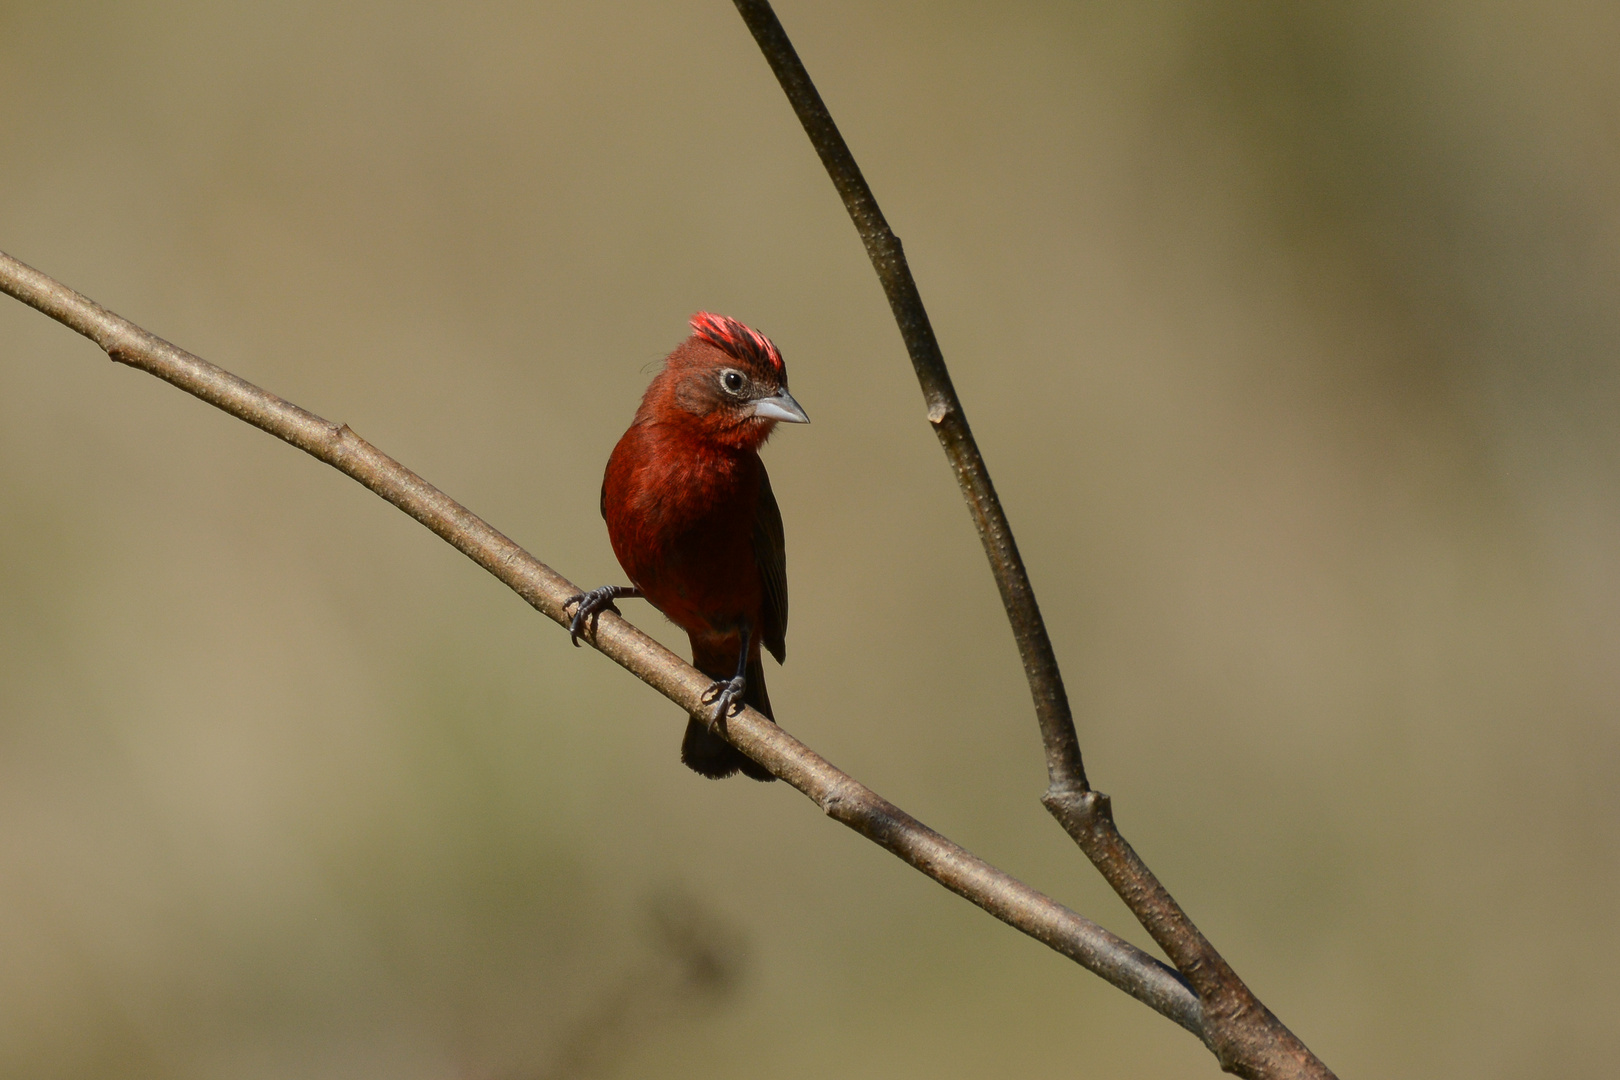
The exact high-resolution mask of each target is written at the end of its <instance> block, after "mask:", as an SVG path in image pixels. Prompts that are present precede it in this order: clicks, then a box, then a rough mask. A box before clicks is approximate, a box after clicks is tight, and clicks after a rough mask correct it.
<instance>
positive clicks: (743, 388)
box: [648, 311, 810, 449]
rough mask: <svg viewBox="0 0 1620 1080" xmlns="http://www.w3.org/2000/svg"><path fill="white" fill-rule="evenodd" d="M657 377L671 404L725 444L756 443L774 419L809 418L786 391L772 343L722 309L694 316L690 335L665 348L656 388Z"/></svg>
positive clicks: (765, 435)
mask: <svg viewBox="0 0 1620 1080" xmlns="http://www.w3.org/2000/svg"><path fill="white" fill-rule="evenodd" d="M659 382H662V383H663V384H664V386H663V387H662V388H661V389H663V390H664V392H665V393H667V394H668V395H669V401H670V403H671V404H673V405H674V406H675V407H676V408H677V409H679V410H680V412H682V413H685V414H687V415H688V416H689V417H691V419H692V420H693V421H694V422H695V423H696V424H697V425H698V426H699V427H700V428H701V429H702V430H703V431H704V433H705V434H706V435H707V436H708V437H710V438H712V439H714V440H715V441H717V442H721V443H726V444H728V445H732V446H738V447H747V448H750V449H757V448H758V447H759V445H760V444H761V443H763V442H764V441H765V440H766V439H767V438H768V437H769V436H770V434H771V430H772V429H773V428H775V427H776V425H777V424H778V423H783V424H808V423H809V422H810V418H809V417H808V416H806V415H805V414H804V410H803V409H802V408H800V407H799V403H798V402H797V401H794V400H793V395H791V394H789V393H788V387H787V366H786V365H785V364H783V363H782V354H781V353H780V352H779V351H777V348H776V346H775V345H773V344H771V341H770V339H769V338H767V337H766V336H765V335H764V334H761V333H760V332H759V331H757V330H753V329H750V328H749V327H747V326H744V325H743V324H742V323H740V322H738V321H737V320H736V319H729V318H727V317H726V316H724V315H715V314H712V313H710V312H707V311H700V312H698V313H697V314H696V315H694V316H692V336H691V337H689V338H687V339H686V340H685V341H683V342H682V343H681V344H680V345H678V346H677V347H676V349H675V351H674V352H672V353H670V354H669V359H668V360H667V361H666V362H665V365H664V371H663V373H662V374H661V375H660V376H659V377H658V380H657V381H656V382H655V383H654V389H659V387H658V383H659ZM648 396H649V398H651V397H652V394H649V395H648ZM660 396H661V395H660Z"/></svg>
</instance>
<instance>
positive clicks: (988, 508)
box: [733, 0, 1333, 1078]
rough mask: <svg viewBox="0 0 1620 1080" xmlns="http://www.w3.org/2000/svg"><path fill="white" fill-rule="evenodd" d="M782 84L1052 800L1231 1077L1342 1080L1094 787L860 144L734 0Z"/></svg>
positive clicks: (1005, 528)
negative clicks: (1208, 933)
mask: <svg viewBox="0 0 1620 1080" xmlns="http://www.w3.org/2000/svg"><path fill="white" fill-rule="evenodd" d="M733 2H734V3H735V4H736V7H737V11H738V13H739V14H740V15H741V16H742V18H743V21H744V22H745V23H746V24H747V25H748V29H749V31H750V32H751V33H752V34H753V35H754V40H755V42H757V43H758V45H759V48H760V51H761V52H762V53H763V54H764V56H765V60H766V62H767V63H769V64H770V67H771V71H772V72H773V73H774V74H775V75H776V79H777V82H779V83H780V84H781V86H782V90H783V92H784V93H785V94H786V95H787V98H788V101H789V102H790V103H791V104H792V106H793V111H794V112H795V113H796V114H797V115H798V117H799V122H800V123H801V124H802V125H803V126H804V130H805V134H806V135H808V136H809V137H810V143H811V145H812V146H814V147H815V150H816V153H817V154H818V155H819V156H820V157H821V163H822V165H823V166H825V168H826V170H827V175H828V176H829V177H831V179H832V182H833V186H834V187H836V188H837V189H838V194H839V196H840V197H841V198H842V199H843V201H844V207H845V209H846V210H848V211H849V216H850V220H851V221H853V222H854V223H855V229H856V231H857V232H858V233H859V234H860V236H861V241H862V242H863V243H864V244H865V245H866V253H867V255H868V257H870V258H871V260H872V267H873V269H874V270H876V271H877V276H878V280H879V281H880V282H881V283H882V285H883V291H884V293H885V295H887V296H888V298H889V307H890V308H891V309H892V311H893V312H894V318H895V322H896V323H897V324H898V325H899V327H900V336H901V337H902V338H903V339H904V341H905V344H906V351H907V352H908V353H909V354H910V356H911V364H912V367H913V369H915V371H916V373H917V380H918V382H919V383H921V384H922V391H923V400H924V401H925V403H926V404H927V406H928V420H929V422H930V423H931V424H932V425H933V427H934V431H935V433H936V434H937V435H938V436H939V441H940V445H941V446H942V447H944V450H945V457H946V459H947V460H948V461H949V462H950V465H951V470H952V471H953V472H954V473H955V474H956V479H957V483H958V484H959V485H960V486H961V489H962V497H963V498H964V499H965V500H966V502H967V505H968V510H969V511H970V512H971V513H972V515H973V523H974V525H975V526H976V527H977V528H978V531H979V537H980V539H981V540H982V541H983V543H984V550H985V555H986V556H987V557H988V558H989V561H990V572H991V573H992V574H993V575H994V577H995V579H996V586H997V587H998V588H999V589H1000V591H1001V599H1002V603H1003V604H1004V605H1005V606H1006V609H1007V619H1008V622H1009V623H1011V625H1012V632H1013V638H1014V639H1015V640H1016V641H1017V643H1018V652H1019V655H1020V656H1021V657H1022V659H1023V663H1024V673H1025V675H1026V677H1027V678H1028V679H1029V686H1030V692H1031V695H1032V696H1033V698H1034V702H1035V716H1036V719H1037V721H1038V722H1039V724H1040V730H1041V741H1042V745H1043V746H1044V748H1045V750H1046V768H1047V776H1048V780H1049V786H1048V788H1047V791H1046V793H1045V794H1044V795H1043V796H1042V799H1041V801H1042V803H1043V804H1044V805H1045V806H1046V808H1047V809H1048V810H1049V811H1050V812H1051V813H1052V815H1053V816H1054V817H1055V818H1057V820H1058V822H1059V823H1060V824H1061V825H1062V826H1063V828H1064V830H1065V831H1067V832H1068V833H1069V835H1070V836H1071V837H1072V838H1073V839H1074V841H1075V843H1076V844H1078V845H1079V847H1080V849H1081V851H1083V852H1084V853H1085V855H1086V857H1087V858H1088V859H1090V860H1091V862H1092V864H1093V865H1094V866H1096V867H1097V869H1098V870H1099V871H1100V872H1101V873H1102V875H1103V877H1104V878H1105V879H1106V880H1107V881H1108V883H1109V885H1111V886H1112V887H1113V889H1114V891H1115V892H1117V893H1118V894H1119V896H1120V897H1121V899H1123V900H1124V901H1125V903H1126V905H1127V906H1128V907H1129V908H1130V909H1131V913H1132V914H1133V915H1135V916H1136V918H1137V920H1138V921H1139V922H1141V924H1142V926H1143V927H1144V928H1145V929H1146V930H1147V931H1148V933H1149V934H1150V935H1152V937H1153V940H1154V941H1156V942H1158V944H1159V946H1160V948H1162V949H1164V950H1165V953H1166V955H1168V956H1169V957H1170V959H1171V962H1172V963H1174V964H1175V965H1176V968H1177V970H1179V971H1180V972H1181V973H1182V974H1183V975H1184V976H1185V977H1186V978H1187V980H1188V982H1189V983H1191V985H1192V987H1193V989H1194V991H1195V992H1197V994H1198V996H1199V1000H1200V1002H1201V1003H1202V1004H1203V1006H1204V1027H1203V1029H1202V1030H1201V1031H1200V1035H1201V1037H1202V1038H1203V1039H1204V1041H1205V1043H1206V1044H1208V1046H1209V1047H1210V1049H1211V1050H1212V1051H1213V1052H1214V1053H1215V1056H1216V1058H1217V1059H1218V1060H1219V1061H1220V1063H1221V1066H1222V1068H1225V1069H1227V1070H1228V1071H1230V1072H1235V1073H1238V1074H1239V1075H1243V1076H1255V1077H1318V1078H1325V1077H1331V1076H1332V1075H1333V1074H1332V1073H1331V1072H1330V1071H1329V1070H1328V1068H1327V1066H1326V1065H1324V1064H1322V1062H1321V1061H1319V1060H1318V1059H1317V1058H1316V1056H1315V1055H1313V1054H1312V1053H1311V1052H1310V1050H1309V1049H1307V1048H1306V1046H1305V1044H1304V1043H1302V1042H1301V1041H1300V1040H1299V1039H1298V1038H1297V1037H1296V1036H1295V1035H1294V1034H1293V1032H1291V1031H1289V1030H1288V1028H1287V1027H1286V1026H1284V1025H1283V1023H1282V1022H1281V1021H1280V1020H1278V1019H1277V1018H1276V1016H1275V1015H1273V1014H1272V1013H1271V1011H1270V1010H1269V1009H1267V1008H1266V1007H1265V1006H1264V1005H1263V1004H1261V1002H1260V1001H1259V999H1258V998H1256V997H1255V996H1254V994H1253V992H1252V991H1250V990H1249V988H1248V986H1247V985H1245V984H1244V983H1243V981H1242V980H1241V979H1239V978H1238V976H1237V974H1236V972H1234V971H1233V970H1232V967H1231V965H1229V964H1228V963H1227V962H1226V960H1225V959H1224V958H1222V956H1221V955H1220V953H1219V952H1217V951H1216V949H1215V947H1214V946H1213V945H1211V944H1210V943H1209V941H1208V939H1206V938H1205V937H1204V935H1203V934H1202V933H1201V932H1199V930H1198V927H1197V926H1195V925H1193V922H1192V920H1191V919H1190V918H1188V916H1187V913H1186V912H1185V911H1183V910H1182V909H1181V906H1180V905H1179V904H1177V903H1176V901H1175V898H1174V897H1172V896H1171V895H1170V892H1169V890H1167V889H1166V888H1165V887H1164V886H1163V885H1162V884H1161V883H1160V882H1159V880H1158V878H1157V877H1155V876H1154V874H1153V872H1152V871H1151V870H1149V869H1148V867H1147V864H1146V863H1144V862H1143V861H1142V859H1141V858H1140V857H1139V856H1138V855H1137V854H1136V852H1135V850H1134V849H1132V847H1131V846H1130V844H1128V843H1127V842H1126V841H1125V838H1124V837H1123V836H1122V835H1121V834H1120V832H1119V829H1118V828H1117V827H1116V825H1115V824H1114V816H1113V810H1112V807H1111V805H1110V803H1109V799H1108V796H1106V795H1104V794H1102V793H1101V792H1097V791H1093V790H1092V789H1091V786H1090V784H1089V783H1088V782H1087V779H1086V773H1085V767H1084V764H1083V760H1082V757H1081V753H1080V740H1079V736H1078V735H1077V734H1076V732H1075V727H1074V718H1073V716H1072V714H1071V712H1070V710H1069V699H1068V694H1067V692H1066V691H1065V690H1064V687H1063V674H1062V672H1061V671H1060V670H1059V669H1058V663H1057V656H1056V653H1055V652H1054V651H1053V648H1052V641H1051V638H1050V637H1049V636H1048V634H1047V632H1046V623H1045V621H1044V620H1043V619H1042V618H1041V610H1040V606H1039V605H1038V604H1037V603H1036V601H1035V590H1034V588H1033V587H1032V586H1031V585H1030V581H1029V575H1028V573H1027V571H1026V570H1025V569H1024V562H1023V559H1022V558H1021V557H1020V556H1019V554H1018V545H1017V544H1016V543H1015V542H1014V540H1013V534H1012V526H1011V525H1009V524H1008V522H1007V515H1006V513H1005V511H1003V510H1002V507H1001V500H1000V499H999V498H997V496H996V489H995V485H994V484H992V483H991V481H990V473H989V469H988V468H987V467H986V465H985V462H984V455H983V454H981V453H980V451H979V447H978V444H977V442H976V441H975V440H974V438H973V432H972V430H971V429H970V428H969V427H968V422H967V416H966V414H965V413H964V412H963V409H962V403H961V401H960V400H959V399H958V398H957V396H956V390H955V388H954V387H953V386H952V384H951V377H950V372H949V371H948V370H947V369H946V366H945V358H944V354H943V353H942V352H941V350H940V347H939V341H938V339H937V338H936V337H935V336H934V330H933V326H932V324H931V323H930V322H929V319H928V312H927V310H926V309H925V308H924V307H923V302H922V296H921V295H920V294H919V293H918V291H917V283H916V281H915V280H914V279H913V278H912V275H911V268H910V266H909V265H908V264H907V262H906V257H905V252H904V250H903V248H902V247H901V244H900V238H899V237H897V236H895V235H894V231H893V230H892V229H890V228H889V224H888V221H887V220H886V219H885V218H884V216H883V212H882V210H881V209H879V207H878V203H877V199H876V198H875V197H874V196H873V194H872V189H871V187H870V185H868V184H867V182H866V178H865V176H864V175H862V173H861V169H860V166H859V165H857V164H856V162H855V156H854V155H853V154H852V153H850V149H849V145H848V144H847V143H846V142H845V141H844V137H843V135H842V134H840V133H839V130H838V125H837V124H835V123H834V122H833V118H832V114H831V113H830V112H828V110H827V106H826V103H825V102H823V101H822V99H821V94H820V93H819V92H818V91H817V90H816V87H815V83H814V82H812V81H811V79H810V73H809V72H808V71H807V70H806V69H805V66H804V63H803V61H801V60H800V59H799V54H798V52H797V51H796V50H795V49H794V48H793V43H792V41H790V40H789V39H788V36H787V31H786V30H784V29H783V27H782V23H781V20H779V19H778V18H777V17H776V12H775V11H773V10H772V8H771V5H770V3H769V2H768V0H733Z"/></svg>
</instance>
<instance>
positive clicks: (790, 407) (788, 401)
mask: <svg viewBox="0 0 1620 1080" xmlns="http://www.w3.org/2000/svg"><path fill="white" fill-rule="evenodd" d="M754 415H755V416H758V417H760V418H761V419H764V420H780V421H781V422H782V423H784V424H808V423H809V422H810V418H809V417H808V416H806V415H804V410H803V409H801V408H799V403H798V402H797V401H794V400H793V395H792V394H790V393H788V392H787V391H786V390H778V391H777V392H776V393H774V394H772V395H771V396H770V397H767V398H759V399H758V400H757V401H755V402H754Z"/></svg>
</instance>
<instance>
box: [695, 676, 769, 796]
mask: <svg viewBox="0 0 1620 1080" xmlns="http://www.w3.org/2000/svg"><path fill="white" fill-rule="evenodd" d="M694 651H695V650H694ZM709 659H710V658H709V657H704V656H701V655H700V656H699V658H698V659H696V660H695V661H694V664H695V666H696V667H697V669H698V670H699V671H701V672H703V673H704V674H705V675H708V676H710V677H711V678H715V679H729V678H731V676H732V674H733V672H734V671H735V668H734V667H733V665H735V664H736V662H737V658H736V654H735V653H733V654H732V657H731V660H730V661H729V662H728V663H724V664H716V663H705V662H704V661H706V660H709ZM711 669H712V670H711ZM717 671H718V672H719V673H718V674H717V673H716V672H717ZM746 678H747V680H748V686H747V688H746V689H745V690H744V691H743V701H745V702H746V703H748V704H749V705H750V706H752V707H753V708H754V709H755V710H757V711H758V712H761V713H763V714H764V715H765V716H766V717H767V718H769V719H771V720H775V719H776V717H775V716H773V715H772V714H771V699H770V696H769V695H768V694H766V692H765V665H764V663H763V662H761V660H760V658H759V657H758V656H755V657H753V658H752V659H750V660H749V661H748V672H747V675H746ZM681 761H683V762H684V763H685V764H686V767H687V768H688V769H691V770H692V771H693V772H695V773H698V774H699V775H702V776H707V777H709V778H710V779H711V780H722V779H724V778H726V777H728V776H730V775H732V774H733V773H738V772H740V773H742V774H743V775H744V776H747V777H750V778H752V779H754V780H775V779H776V777H774V776H772V775H771V774H770V773H769V772H767V771H766V769H765V766H763V765H761V764H760V763H759V762H757V761H755V760H754V759H753V758H751V757H749V756H748V755H747V754H745V753H743V752H742V751H741V750H738V749H737V748H736V747H735V746H732V745H731V744H730V743H728V742H726V740H724V739H722V738H721V737H720V736H718V735H716V734H715V733H714V732H712V731H710V730H709V728H708V725H706V724H704V723H703V721H701V720H699V719H697V718H696V717H694V718H692V719H689V720H687V722H686V738H685V739H683V740H681Z"/></svg>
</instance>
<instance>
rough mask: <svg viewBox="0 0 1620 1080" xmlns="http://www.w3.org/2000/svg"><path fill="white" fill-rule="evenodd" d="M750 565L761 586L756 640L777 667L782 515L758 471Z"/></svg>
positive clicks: (783, 644)
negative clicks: (756, 571)
mask: <svg viewBox="0 0 1620 1080" xmlns="http://www.w3.org/2000/svg"><path fill="white" fill-rule="evenodd" d="M754 564H755V565H756V566H758V567H759V577H760V580H761V581H762V582H763V583H764V586H765V606H764V612H763V615H762V618H761V621H762V622H763V623H764V625H763V626H761V627H760V637H761V640H763V641H764V643H765V647H766V648H767V649H769V650H770V651H771V655H772V656H774V657H776V662H777V663H779V664H780V663H781V662H782V661H783V660H784V659H785V658H786V657H787V616H788V592H787V540H786V537H785V536H784V534H783V532H782V511H781V510H779V509H777V506H776V496H775V495H774V494H772V493H771V477H770V474H769V473H767V472H766V471H765V466H764V464H763V463H761V464H760V467H759V502H758V503H757V504H756V506H755V508H754Z"/></svg>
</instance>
